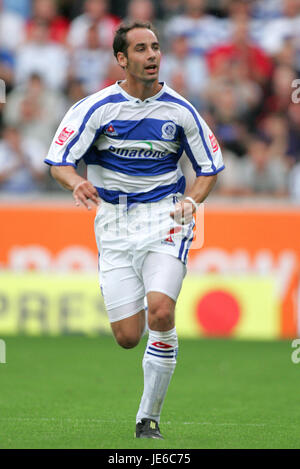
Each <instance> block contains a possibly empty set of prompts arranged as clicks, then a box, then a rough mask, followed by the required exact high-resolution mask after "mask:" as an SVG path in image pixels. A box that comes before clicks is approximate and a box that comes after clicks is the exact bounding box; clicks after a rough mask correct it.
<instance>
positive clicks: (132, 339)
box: [116, 333, 140, 349]
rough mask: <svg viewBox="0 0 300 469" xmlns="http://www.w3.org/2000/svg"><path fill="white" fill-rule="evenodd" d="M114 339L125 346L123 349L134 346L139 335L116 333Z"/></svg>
mask: <svg viewBox="0 0 300 469" xmlns="http://www.w3.org/2000/svg"><path fill="white" fill-rule="evenodd" d="M116 341H117V342H118V344H119V345H120V346H121V347H123V348H125V349H130V348H134V347H136V346H137V345H138V343H139V341H140V337H138V336H136V335H133V334H124V333H122V334H117V335H116Z"/></svg>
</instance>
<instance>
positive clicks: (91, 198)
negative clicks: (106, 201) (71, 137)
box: [73, 180, 100, 210]
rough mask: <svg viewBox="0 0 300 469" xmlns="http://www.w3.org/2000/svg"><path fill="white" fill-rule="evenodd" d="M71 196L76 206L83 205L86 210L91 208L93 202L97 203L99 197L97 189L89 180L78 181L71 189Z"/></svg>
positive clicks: (98, 202)
mask: <svg viewBox="0 0 300 469" xmlns="http://www.w3.org/2000/svg"><path fill="white" fill-rule="evenodd" d="M73 197H74V200H75V205H76V206H77V207H79V206H80V204H82V205H84V206H85V207H86V208H87V209H88V210H91V209H92V208H93V204H95V205H99V204H100V198H99V195H98V192H97V189H96V188H95V187H94V186H93V184H92V183H91V182H90V181H87V180H83V181H80V182H79V183H78V184H77V185H76V186H75V188H74V190H73Z"/></svg>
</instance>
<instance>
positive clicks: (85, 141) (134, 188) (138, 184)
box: [45, 83, 224, 204]
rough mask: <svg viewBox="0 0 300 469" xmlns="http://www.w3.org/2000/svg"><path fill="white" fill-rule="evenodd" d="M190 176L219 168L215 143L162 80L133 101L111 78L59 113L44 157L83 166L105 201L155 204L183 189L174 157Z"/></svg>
mask: <svg viewBox="0 0 300 469" xmlns="http://www.w3.org/2000/svg"><path fill="white" fill-rule="evenodd" d="M184 151H185V152H186V154H187V156H188V157H189V159H190V161H191V163H192V165H193V168H194V170H195V172H196V175H197V176H200V175H213V174H217V173H218V172H219V171H221V170H222V169H224V164H223V160H222V154H221V150H220V148H219V145H218V142H217V140H216V138H215V136H214V135H213V133H212V132H211V130H210V129H209V127H208V126H207V124H206V123H205V122H204V120H203V119H202V118H201V117H200V115H199V114H198V112H197V111H196V109H195V108H194V107H193V106H192V105H191V104H190V103H189V102H188V101H187V100H186V99H184V98H183V97H182V96H180V95H179V94H178V93H176V92H175V91H174V90H172V89H171V88H169V87H168V86H167V85H166V84H163V87H162V89H161V90H160V91H159V93H157V94H156V95H155V96H152V97H150V98H148V99H146V100H145V101H141V100H140V99H137V98H135V97H133V96H130V95H129V94H128V93H126V92H125V91H124V90H123V89H122V88H121V87H120V86H119V84H118V83H116V84H114V85H112V86H109V87H108V88H105V89H103V90H101V91H99V92H98V93H95V94H93V95H91V96H88V97H86V98H84V99H83V100H81V101H79V102H78V103H76V104H75V105H74V106H73V107H72V108H71V109H70V110H69V111H68V112H67V114H66V115H65V117H64V119H63V120H62V122H61V124H60V126H59V128H58V130H57V132H56V134H55V136H54V139H53V141H52V144H51V146H50V149H49V152H48V155H47V157H46V159H45V162H46V163H48V164H49V165H57V166H67V165H71V166H74V167H76V166H77V164H78V162H79V160H80V159H82V158H83V159H84V161H85V163H86V164H87V168H88V169H87V178H88V180H89V181H90V182H91V183H92V184H93V185H94V186H95V187H96V188H97V190H98V193H99V196H100V197H101V198H102V199H103V200H105V201H106V202H109V203H112V204H117V203H119V197H120V196H127V200H128V203H130V204H131V203H135V202H136V203H138V202H142V203H145V202H156V201H158V200H161V199H163V198H165V197H167V196H169V195H172V194H174V195H175V194H180V193H183V192H184V188H185V178H184V176H183V175H182V172H181V169H180V166H179V163H178V162H179V159H180V157H181V155H182V153H183V152H184Z"/></svg>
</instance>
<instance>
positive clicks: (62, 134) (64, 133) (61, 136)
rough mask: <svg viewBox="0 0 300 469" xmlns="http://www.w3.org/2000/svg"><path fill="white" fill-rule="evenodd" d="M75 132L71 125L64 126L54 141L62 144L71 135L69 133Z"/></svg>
mask: <svg viewBox="0 0 300 469" xmlns="http://www.w3.org/2000/svg"><path fill="white" fill-rule="evenodd" d="M74 132H75V130H74V129H73V128H72V127H65V128H64V129H63V130H62V131H61V132H60V134H59V136H58V137H57V140H56V141H55V143H57V145H63V144H64V143H66V141H67V140H68V139H69V138H70V137H71V135H72V134H73V133H74Z"/></svg>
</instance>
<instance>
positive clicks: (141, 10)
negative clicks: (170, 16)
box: [125, 0, 155, 23]
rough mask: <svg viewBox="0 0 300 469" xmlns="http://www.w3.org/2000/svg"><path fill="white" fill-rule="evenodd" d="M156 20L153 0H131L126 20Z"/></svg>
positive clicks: (152, 21)
mask: <svg viewBox="0 0 300 469" xmlns="http://www.w3.org/2000/svg"><path fill="white" fill-rule="evenodd" d="M136 20H139V21H144V22H148V21H150V22H151V23H154V22H155V9H154V4H153V2H152V1H151V0H129V2H128V6H127V17H126V19H125V21H128V22H131V21H136Z"/></svg>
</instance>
